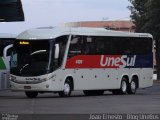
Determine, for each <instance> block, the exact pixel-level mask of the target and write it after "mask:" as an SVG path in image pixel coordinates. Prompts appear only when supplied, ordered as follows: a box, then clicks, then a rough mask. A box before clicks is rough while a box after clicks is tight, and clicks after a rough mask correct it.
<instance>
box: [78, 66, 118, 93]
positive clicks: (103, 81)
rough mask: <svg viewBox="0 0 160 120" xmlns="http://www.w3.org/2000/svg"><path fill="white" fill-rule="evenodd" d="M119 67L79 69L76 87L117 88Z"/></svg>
mask: <svg viewBox="0 0 160 120" xmlns="http://www.w3.org/2000/svg"><path fill="white" fill-rule="evenodd" d="M117 83H118V80H117V69H77V70H76V80H75V89H76V90H96V89H117V88H118V84H117Z"/></svg>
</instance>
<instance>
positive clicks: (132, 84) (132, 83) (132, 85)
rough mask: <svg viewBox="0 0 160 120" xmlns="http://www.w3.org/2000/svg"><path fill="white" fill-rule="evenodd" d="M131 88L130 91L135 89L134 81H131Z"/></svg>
mask: <svg viewBox="0 0 160 120" xmlns="http://www.w3.org/2000/svg"><path fill="white" fill-rule="evenodd" d="M131 90H132V92H134V91H135V90H136V83H135V82H134V81H132V82H131Z"/></svg>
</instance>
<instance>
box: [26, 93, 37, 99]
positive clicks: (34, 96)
mask: <svg viewBox="0 0 160 120" xmlns="http://www.w3.org/2000/svg"><path fill="white" fill-rule="evenodd" d="M25 94H26V96H27V97H28V98H36V97H37V95H38V92H31V91H26V92H25Z"/></svg>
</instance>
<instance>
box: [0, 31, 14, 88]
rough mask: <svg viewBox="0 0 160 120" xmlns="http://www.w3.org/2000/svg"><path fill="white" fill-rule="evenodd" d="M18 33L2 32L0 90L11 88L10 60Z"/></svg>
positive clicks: (0, 40)
mask: <svg viewBox="0 0 160 120" xmlns="http://www.w3.org/2000/svg"><path fill="white" fill-rule="evenodd" d="M15 39H16V35H14V34H9V33H0V90H4V89H9V80H8V79H9V61H10V54H11V48H12V46H13V45H12V44H13V42H14V40H15Z"/></svg>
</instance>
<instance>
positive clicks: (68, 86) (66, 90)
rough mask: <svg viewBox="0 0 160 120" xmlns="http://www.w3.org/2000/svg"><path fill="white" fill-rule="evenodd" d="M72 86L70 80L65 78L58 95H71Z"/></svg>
mask: <svg viewBox="0 0 160 120" xmlns="http://www.w3.org/2000/svg"><path fill="white" fill-rule="evenodd" d="M71 91H72V86H71V82H70V80H66V81H65V83H64V90H63V91H60V92H59V96H60V97H69V96H70V95H71Z"/></svg>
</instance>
